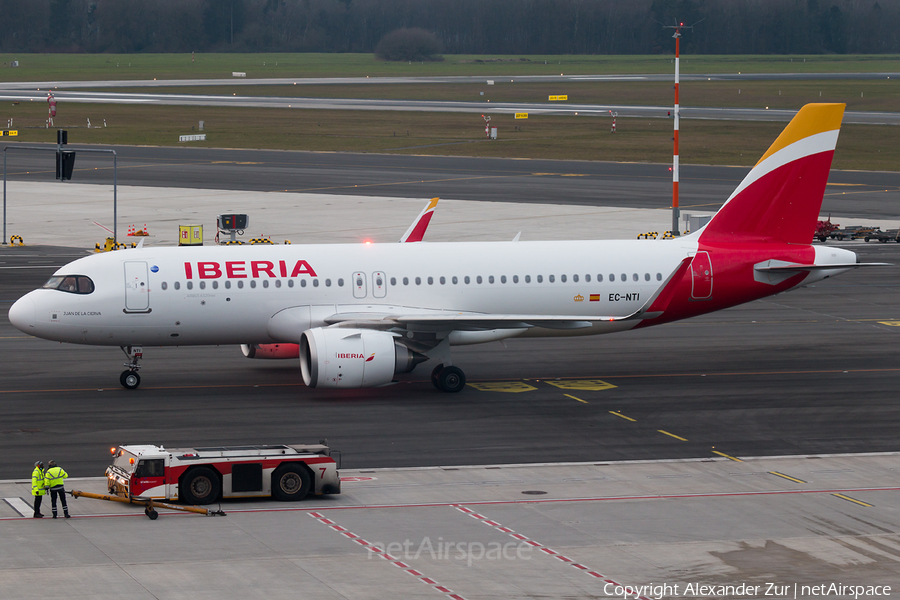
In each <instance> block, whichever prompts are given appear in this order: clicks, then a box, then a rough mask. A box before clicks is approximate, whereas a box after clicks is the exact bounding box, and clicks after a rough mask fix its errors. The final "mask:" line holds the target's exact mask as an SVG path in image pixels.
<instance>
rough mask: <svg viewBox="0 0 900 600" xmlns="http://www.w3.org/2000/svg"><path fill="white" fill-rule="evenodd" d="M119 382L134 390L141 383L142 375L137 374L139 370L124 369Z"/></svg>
mask: <svg viewBox="0 0 900 600" xmlns="http://www.w3.org/2000/svg"><path fill="white" fill-rule="evenodd" d="M119 383H121V384H122V387H124V388H126V389H129V390H133V389H135V388H137V386H139V385H141V376H140V375H138V374H137V371H122V374H121V375H119Z"/></svg>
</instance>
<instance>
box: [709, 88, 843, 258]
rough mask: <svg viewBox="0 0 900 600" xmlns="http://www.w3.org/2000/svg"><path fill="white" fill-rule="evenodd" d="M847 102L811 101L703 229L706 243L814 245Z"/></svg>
mask: <svg viewBox="0 0 900 600" xmlns="http://www.w3.org/2000/svg"><path fill="white" fill-rule="evenodd" d="M844 107H845V105H844V104H807V105H806V106H804V107H803V108H801V109H800V112H798V113H797V115H796V116H795V117H794V119H793V120H792V121H791V122H790V123H789V124H788V126H787V127H785V129H784V131H782V132H781V135H779V136H778V139H776V140H775V142H774V143H773V144H772V145H771V146H770V147H769V149H768V150H767V151H766V153H765V154H763V157H762V158H761V159H759V162H758V163H756V166H754V167H753V169H752V170H751V171H750V173H748V174H747V176H746V177H745V178H744V180H743V181H742V182H741V184H740V185H739V186H738V187H737V189H736V190H734V193H733V194H731V197H730V198H728V201H727V202H725V205H724V206H722V208H721V209H719V212H717V213H716V214H715V216H714V217H713V218H712V220H711V221H710V222H709V224H707V226H706V227H705V228H704V230H703V232H702V233H701V237H700V239H701V241H703V242H713V241H715V242H738V241H750V240H751V239H753V240H758V241H762V240H765V239H768V240H772V241H780V242H784V243H787V244H810V243H811V242H812V236H813V232H814V231H815V226H816V221H817V220H818V218H819V211H820V210H821V207H822V196H823V194H824V192H825V183H826V182H827V180H828V171H829V170H830V169H831V159H832V157H833V156H834V148H835V146H836V145H837V140H838V133H839V132H840V128H841V119H842V118H843V116H844Z"/></svg>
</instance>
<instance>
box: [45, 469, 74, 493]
mask: <svg viewBox="0 0 900 600" xmlns="http://www.w3.org/2000/svg"><path fill="white" fill-rule="evenodd" d="M68 476H69V474H68V473H66V472H65V471H63V469H62V467H50V468H49V469H47V472H46V473H44V485H46V486H47V487H48V488H50V489H53V488H61V487H62V486H63V484H64V483H65V481H66V477H68Z"/></svg>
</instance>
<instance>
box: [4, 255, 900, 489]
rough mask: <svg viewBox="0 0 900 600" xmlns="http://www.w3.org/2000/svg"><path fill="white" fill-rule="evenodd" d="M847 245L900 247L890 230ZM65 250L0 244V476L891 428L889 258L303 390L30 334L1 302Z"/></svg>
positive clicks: (796, 441)
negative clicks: (222, 448)
mask: <svg viewBox="0 0 900 600" xmlns="http://www.w3.org/2000/svg"><path fill="white" fill-rule="evenodd" d="M829 243H831V242H829ZM846 247H850V248H852V249H853V250H854V251H857V252H859V254H860V256H861V258H862V260H864V261H885V262H893V263H900V244H875V243H869V244H865V243H864V242H861V241H860V242H852V243H848V244H846ZM83 254H84V252H83V251H80V250H65V249H58V248H31V247H25V248H5V249H3V250H2V251H0V261H2V263H3V264H0V314H2V315H3V317H2V320H0V353H2V356H3V369H2V371H0V407H2V414H3V423H2V425H0V452H2V454H3V456H4V459H3V461H0V478H11V477H23V476H24V475H23V473H24V472H25V471H27V470H28V468H26V467H29V465H31V463H33V461H34V460H36V457H38V458H44V459H45V460H46V459H49V458H56V459H57V460H64V461H65V465H66V469H67V470H68V471H69V473H70V474H72V475H74V476H92V475H98V474H99V473H102V470H103V468H104V465H105V464H106V463H107V462H108V448H109V447H111V446H114V445H116V444H120V443H162V444H182V445H183V444H185V443H186V442H187V441H190V443H193V444H198V445H200V444H230V443H234V444H240V443H284V442H304V441H317V440H319V439H324V438H327V439H328V441H329V443H330V444H331V445H332V446H333V447H335V448H338V449H340V450H341V451H342V452H343V457H344V464H345V466H347V467H350V468H367V467H389V466H420V465H453V464H491V463H512V462H515V463H524V462H552V461H585V460H587V461H594V460H598V461H599V460H625V459H651V458H653V459H659V458H684V457H713V456H717V455H718V453H719V452H722V453H724V454H727V455H731V456H742V455H743V456H750V455H752V456H776V455H788V454H830V453H845V452H873V451H895V450H898V446H900V445H898V442H897V435H896V432H897V430H898V427H900V413H898V412H897V410H896V401H895V399H896V396H897V382H898V375H900V367H898V364H900V361H898V358H900V346H898V344H897V343H896V339H897V338H896V336H897V335H898V333H900V311H898V304H897V301H896V298H897V291H898V287H900V281H898V278H897V276H896V271H895V269H892V268H883V269H868V270H866V269H862V270H859V271H857V272H853V273H848V274H845V275H842V276H841V277H839V278H836V279H834V280H828V281H824V282H821V283H818V284H816V285H814V286H812V287H810V288H806V289H802V290H798V291H795V292H791V293H789V294H784V295H781V296H776V297H774V298H770V299H767V300H763V301H758V302H754V303H752V304H749V305H746V306H743V307H738V308H734V309H730V310H727V311H723V312H720V313H715V314H712V315H708V316H705V317H702V318H698V319H693V320H690V321H685V322H682V323H675V324H671V325H667V326H663V327H659V328H650V329H647V330H642V331H640V332H634V333H626V334H620V335H610V336H602V337H597V338H584V339H563V340H543V341H536V340H520V341H517V340H510V341H508V342H507V343H506V345H505V346H502V345H500V344H488V345H484V346H475V347H467V348H458V349H456V350H455V352H454V357H455V361H456V364H458V365H459V366H461V367H462V368H463V369H464V370H465V371H466V373H467V375H468V377H469V382H470V383H471V384H472V385H470V386H469V387H467V388H466V390H464V391H463V392H462V393H460V394H455V395H448V394H443V393H439V392H437V391H436V390H434V388H433V387H432V386H431V384H430V381H429V379H428V373H429V372H430V369H429V368H428V365H427V364H426V365H423V366H421V367H419V370H417V371H416V372H414V373H413V374H411V375H407V376H403V377H402V381H401V383H399V384H397V385H394V386H390V387H387V388H380V389H372V390H356V391H348V392H333V391H324V390H311V389H308V388H305V387H304V386H303V384H302V382H301V378H300V373H299V369H298V366H297V364H296V362H295V361H284V362H282V361H252V360H248V359H246V358H244V357H243V356H242V355H241V353H240V350H239V348H237V347H201V348H167V349H157V348H145V354H144V361H143V364H144V369H143V370H142V371H141V373H142V376H143V383H142V385H141V387H140V388H139V389H138V390H137V391H134V392H129V391H126V390H124V389H122V388H121V387H119V385H118V374H119V372H120V371H121V370H122V368H123V367H122V363H123V362H124V355H122V354H121V352H120V351H119V350H118V349H115V348H112V349H110V348H91V347H79V346H73V345H65V344H58V343H54V342H48V341H44V340H38V339H35V338H30V337H28V336H26V335H24V334H22V333H20V332H18V331H17V330H15V329H13V328H12V327H11V326H10V325H9V323H8V321H7V319H6V310H7V309H8V307H9V305H10V303H11V302H12V301H14V300H15V299H16V298H18V297H19V296H20V295H21V294H23V293H24V292H26V291H27V290H30V289H33V288H35V287H38V286H39V285H40V284H41V283H42V282H43V281H44V280H45V279H46V278H47V277H48V276H49V274H50V273H52V272H53V271H54V270H55V268H56V266H58V265H61V264H64V263H65V262H67V261H68V260H70V259H72V258H73V257H75V256H80V255H83ZM23 465H24V466H23Z"/></svg>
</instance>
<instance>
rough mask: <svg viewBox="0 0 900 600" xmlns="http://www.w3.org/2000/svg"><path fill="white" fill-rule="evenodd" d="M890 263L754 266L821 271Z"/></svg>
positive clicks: (773, 269)
mask: <svg viewBox="0 0 900 600" xmlns="http://www.w3.org/2000/svg"><path fill="white" fill-rule="evenodd" d="M890 266H892V263H844V264H833V265H798V264H785V265H771V266H755V267H753V268H754V269H756V270H757V271H769V272H776V273H777V272H782V273H784V272H799V271H822V270H826V269H856V268H857V267H890Z"/></svg>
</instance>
